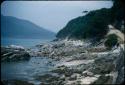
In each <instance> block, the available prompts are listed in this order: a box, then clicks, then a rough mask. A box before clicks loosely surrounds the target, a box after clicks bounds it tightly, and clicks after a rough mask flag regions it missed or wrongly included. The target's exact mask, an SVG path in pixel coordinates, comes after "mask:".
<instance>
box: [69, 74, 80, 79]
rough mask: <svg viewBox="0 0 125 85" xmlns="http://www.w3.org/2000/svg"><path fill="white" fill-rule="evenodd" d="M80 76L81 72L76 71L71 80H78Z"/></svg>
mask: <svg viewBox="0 0 125 85" xmlns="http://www.w3.org/2000/svg"><path fill="white" fill-rule="evenodd" d="M78 77H80V74H78V73H74V74H72V75H71V77H70V79H69V80H76V79H77V78H78Z"/></svg>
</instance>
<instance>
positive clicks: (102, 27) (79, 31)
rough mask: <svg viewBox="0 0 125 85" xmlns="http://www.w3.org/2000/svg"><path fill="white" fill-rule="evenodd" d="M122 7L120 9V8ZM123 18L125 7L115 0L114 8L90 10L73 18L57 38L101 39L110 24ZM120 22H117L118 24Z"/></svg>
mask: <svg viewBox="0 0 125 85" xmlns="http://www.w3.org/2000/svg"><path fill="white" fill-rule="evenodd" d="M119 9H120V10H119ZM122 18H123V9H122V8H121V6H120V4H119V3H118V0H114V5H113V7H112V8H109V9H106V8H102V9H99V10H94V11H90V12H89V13H88V14H86V15H85V16H81V17H78V18H75V19H72V20H71V21H69V22H68V24H67V25H66V26H65V27H64V28H63V29H61V30H60V31H59V32H58V33H57V35H56V37H57V38H66V37H68V38H76V39H87V38H88V39H93V38H98V39H101V38H103V37H104V35H105V34H106V33H107V30H108V27H107V25H108V24H114V22H116V21H117V22H118V24H119V21H118V20H121V19H122ZM118 24H116V25H117V26H118ZM119 27H120V26H119Z"/></svg>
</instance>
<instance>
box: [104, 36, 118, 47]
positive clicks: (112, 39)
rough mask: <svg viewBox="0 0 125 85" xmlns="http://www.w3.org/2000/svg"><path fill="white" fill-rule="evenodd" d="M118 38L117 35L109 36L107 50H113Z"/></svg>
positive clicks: (106, 44) (106, 43)
mask: <svg viewBox="0 0 125 85" xmlns="http://www.w3.org/2000/svg"><path fill="white" fill-rule="evenodd" d="M117 38H118V37H117V36H116V35H115V34H111V35H109V36H108V39H107V40H106V42H105V46H106V47H107V48H109V49H110V48H112V47H113V46H115V45H116V44H117V43H118V39H117Z"/></svg>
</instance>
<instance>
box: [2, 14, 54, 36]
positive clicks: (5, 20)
mask: <svg viewBox="0 0 125 85" xmlns="http://www.w3.org/2000/svg"><path fill="white" fill-rule="evenodd" d="M8 28H9V29H8ZM1 35H2V37H12V38H53V37H54V36H55V33H54V32H51V31H49V30H47V29H44V28H43V27H40V26H38V25H36V24H34V23H32V22H30V21H28V20H24V19H19V18H16V17H11V16H3V15H1Z"/></svg>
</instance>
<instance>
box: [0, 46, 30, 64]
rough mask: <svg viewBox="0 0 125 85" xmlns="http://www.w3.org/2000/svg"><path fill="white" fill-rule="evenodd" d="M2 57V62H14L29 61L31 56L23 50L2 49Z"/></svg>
mask: <svg viewBox="0 0 125 85" xmlns="http://www.w3.org/2000/svg"><path fill="white" fill-rule="evenodd" d="M1 51H2V55H1V61H2V62H3V61H6V62H12V61H21V60H29V59H30V55H29V53H28V52H26V51H25V50H24V49H22V48H19V47H18V48H11V47H1Z"/></svg>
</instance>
